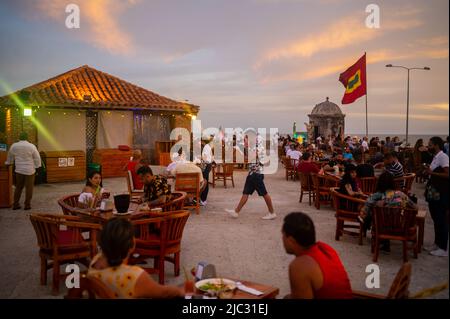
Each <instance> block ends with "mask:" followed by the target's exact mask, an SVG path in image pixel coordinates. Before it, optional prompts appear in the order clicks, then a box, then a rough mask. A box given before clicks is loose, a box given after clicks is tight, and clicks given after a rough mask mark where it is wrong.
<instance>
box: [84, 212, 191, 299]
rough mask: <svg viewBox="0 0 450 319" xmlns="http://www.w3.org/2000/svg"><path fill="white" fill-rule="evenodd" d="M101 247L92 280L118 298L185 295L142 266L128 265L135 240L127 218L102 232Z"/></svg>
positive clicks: (92, 267)
mask: <svg viewBox="0 0 450 319" xmlns="http://www.w3.org/2000/svg"><path fill="white" fill-rule="evenodd" d="M99 245H100V248H101V253H99V254H98V255H97V256H95V257H94V258H93V260H92V262H91V264H90V266H89V270H88V277H89V276H92V277H94V278H97V279H99V280H100V281H102V282H103V284H105V285H106V286H107V287H108V288H109V289H111V290H112V291H113V292H114V295H115V296H116V298H174V297H183V296H184V290H183V289H182V288H178V287H174V286H164V285H160V284H158V283H157V282H156V281H155V280H154V279H153V278H152V277H150V275H149V274H148V273H147V272H146V271H145V270H144V269H142V268H141V267H138V266H129V265H128V259H129V257H130V255H131V254H132V252H133V251H134V248H135V239H134V228H133V225H132V224H131V223H130V222H129V221H128V220H127V219H125V218H120V217H117V218H113V219H110V220H109V221H108V222H107V223H106V224H105V225H104V226H103V229H102V231H101V233H100V238H99Z"/></svg>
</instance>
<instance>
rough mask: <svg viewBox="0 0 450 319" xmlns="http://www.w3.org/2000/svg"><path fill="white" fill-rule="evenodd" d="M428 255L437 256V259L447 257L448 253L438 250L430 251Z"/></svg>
mask: <svg viewBox="0 0 450 319" xmlns="http://www.w3.org/2000/svg"><path fill="white" fill-rule="evenodd" d="M430 255H433V256H438V257H447V256H448V253H447V251H445V250H443V249H440V248H439V249H436V250H433V251H431V252H430Z"/></svg>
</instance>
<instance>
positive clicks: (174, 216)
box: [164, 210, 191, 245]
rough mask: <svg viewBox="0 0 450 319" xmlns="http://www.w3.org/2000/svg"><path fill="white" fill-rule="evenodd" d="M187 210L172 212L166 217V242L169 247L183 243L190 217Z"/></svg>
mask: <svg viewBox="0 0 450 319" xmlns="http://www.w3.org/2000/svg"><path fill="white" fill-rule="evenodd" d="M190 215H191V214H190V212H189V211H187V210H181V211H176V212H171V213H170V214H169V215H167V216H165V217H164V222H165V223H167V226H166V227H167V228H166V229H167V233H166V236H167V237H166V238H165V239H166V242H167V244H168V245H173V244H178V243H180V242H181V238H182V236H183V230H184V226H185V225H186V222H187V220H188V218H189V216H190Z"/></svg>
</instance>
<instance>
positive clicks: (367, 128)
mask: <svg viewBox="0 0 450 319" xmlns="http://www.w3.org/2000/svg"><path fill="white" fill-rule="evenodd" d="M364 55H365V56H366V65H365V67H366V137H367V138H369V120H368V116H367V53H366V52H364Z"/></svg>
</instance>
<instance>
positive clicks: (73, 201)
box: [58, 193, 80, 215]
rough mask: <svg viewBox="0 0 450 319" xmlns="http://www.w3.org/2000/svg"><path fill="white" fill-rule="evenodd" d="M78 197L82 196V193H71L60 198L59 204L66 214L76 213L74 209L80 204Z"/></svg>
mask: <svg viewBox="0 0 450 319" xmlns="http://www.w3.org/2000/svg"><path fill="white" fill-rule="evenodd" d="M78 197H80V193H76V194H70V195H67V196H64V197H62V198H60V199H58V205H59V206H61V209H62V211H63V214H64V215H76V214H74V210H75V209H76V208H77V205H78Z"/></svg>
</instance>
